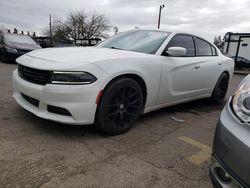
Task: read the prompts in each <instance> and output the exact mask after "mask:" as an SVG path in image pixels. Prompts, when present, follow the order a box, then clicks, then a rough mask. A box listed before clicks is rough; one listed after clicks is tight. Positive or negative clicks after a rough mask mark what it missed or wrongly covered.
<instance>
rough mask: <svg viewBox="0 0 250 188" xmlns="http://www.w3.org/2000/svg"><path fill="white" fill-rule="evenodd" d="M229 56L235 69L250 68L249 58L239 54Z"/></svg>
mask: <svg viewBox="0 0 250 188" xmlns="http://www.w3.org/2000/svg"><path fill="white" fill-rule="evenodd" d="M231 58H232V59H233V60H234V61H235V68H236V69H237V70H241V69H249V68H250V60H248V59H246V58H244V57H240V56H238V57H237V58H236V57H235V56H232V57H231Z"/></svg>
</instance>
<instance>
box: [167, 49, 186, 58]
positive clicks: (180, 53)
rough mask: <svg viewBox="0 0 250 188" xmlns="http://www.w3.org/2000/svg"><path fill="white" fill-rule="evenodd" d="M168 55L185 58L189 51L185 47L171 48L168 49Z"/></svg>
mask: <svg viewBox="0 0 250 188" xmlns="http://www.w3.org/2000/svg"><path fill="white" fill-rule="evenodd" d="M166 52H167V54H168V55H170V56H177V57H178V56H185V55H186V54H187V49H186V48H183V47H170V48H168V49H167V51H166Z"/></svg>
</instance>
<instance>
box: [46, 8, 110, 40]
mask: <svg viewBox="0 0 250 188" xmlns="http://www.w3.org/2000/svg"><path fill="white" fill-rule="evenodd" d="M110 27H111V26H110V24H109V21H108V19H107V18H106V17H105V16H104V15H100V14H97V13H91V14H87V13H85V12H84V11H77V12H71V13H70V14H69V15H68V17H67V19H66V20H65V21H62V20H61V19H58V18H57V19H54V20H53V23H52V34H53V39H54V40H69V39H71V40H74V41H75V42H76V40H77V39H91V38H100V37H101V38H106V37H108V35H107V33H106V32H107V31H108V30H109V29H110ZM44 34H46V35H47V36H48V29H46V30H45V32H44Z"/></svg>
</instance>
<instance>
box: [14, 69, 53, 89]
mask: <svg viewBox="0 0 250 188" xmlns="http://www.w3.org/2000/svg"><path fill="white" fill-rule="evenodd" d="M18 74H19V76H20V77H21V78H22V79H24V80H26V81H28V82H31V83H34V84H39V85H46V84H47V83H49V80H50V75H51V71H45V70H39V69H33V68H30V67H26V66H23V65H20V64H18Z"/></svg>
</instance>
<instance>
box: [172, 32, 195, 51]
mask: <svg viewBox="0 0 250 188" xmlns="http://www.w3.org/2000/svg"><path fill="white" fill-rule="evenodd" d="M170 47H183V48H186V49H187V55H186V56H195V47H194V41H193V37H191V36H188V35H176V36H174V37H173V39H172V40H171V41H170V42H169V44H168V48H170Z"/></svg>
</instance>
